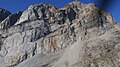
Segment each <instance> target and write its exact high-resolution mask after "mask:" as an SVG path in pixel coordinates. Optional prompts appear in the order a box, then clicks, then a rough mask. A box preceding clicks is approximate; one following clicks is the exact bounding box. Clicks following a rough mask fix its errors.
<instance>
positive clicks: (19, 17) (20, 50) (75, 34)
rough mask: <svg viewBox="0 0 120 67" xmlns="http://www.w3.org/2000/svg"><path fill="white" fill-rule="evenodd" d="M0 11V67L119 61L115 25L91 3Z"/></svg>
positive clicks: (119, 33) (119, 66)
mask: <svg viewBox="0 0 120 67" xmlns="http://www.w3.org/2000/svg"><path fill="white" fill-rule="evenodd" d="M2 16H3V17H2ZM1 17H2V19H1V22H0V66H1V67H120V25H119V24H117V23H116V22H115V20H114V19H113V18H112V15H111V14H110V13H108V12H105V11H103V10H100V9H99V8H97V7H96V5H94V4H92V3H89V4H83V3H80V2H78V1H73V2H71V3H68V4H67V5H66V6H64V7H63V8H56V7H55V6H52V5H50V4H35V5H31V6H30V7H29V8H28V9H27V10H25V11H20V12H18V13H15V14H11V13H10V12H9V11H7V10H4V9H0V18H1Z"/></svg>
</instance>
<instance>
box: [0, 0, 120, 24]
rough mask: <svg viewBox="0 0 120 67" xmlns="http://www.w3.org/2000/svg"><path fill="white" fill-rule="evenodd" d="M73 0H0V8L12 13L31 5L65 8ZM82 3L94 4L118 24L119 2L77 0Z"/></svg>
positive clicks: (112, 0) (114, 0)
mask: <svg viewBox="0 0 120 67" xmlns="http://www.w3.org/2000/svg"><path fill="white" fill-rule="evenodd" d="M72 1H74V0H1V1H0V8H4V9H7V10H8V11H10V12H12V13H16V12H19V11H24V10H26V9H27V8H28V7H29V6H30V5H32V4H39V3H46V4H52V5H54V6H56V7H57V8H61V7H63V6H65V5H66V4H67V3H69V2H72ZM79 1H80V2H82V3H95V4H96V5H97V6H98V7H99V8H101V9H103V10H105V11H107V12H110V13H111V14H112V16H113V18H114V19H115V20H116V22H117V23H120V15H119V14H120V0H79Z"/></svg>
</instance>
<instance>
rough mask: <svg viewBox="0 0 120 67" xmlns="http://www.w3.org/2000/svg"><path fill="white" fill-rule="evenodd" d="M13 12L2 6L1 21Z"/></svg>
mask: <svg viewBox="0 0 120 67" xmlns="http://www.w3.org/2000/svg"><path fill="white" fill-rule="evenodd" d="M10 14H11V12H9V11H7V10H5V9H2V8H0V22H1V21H2V20H4V19H5V18H6V17H7V16H9V15H10Z"/></svg>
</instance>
